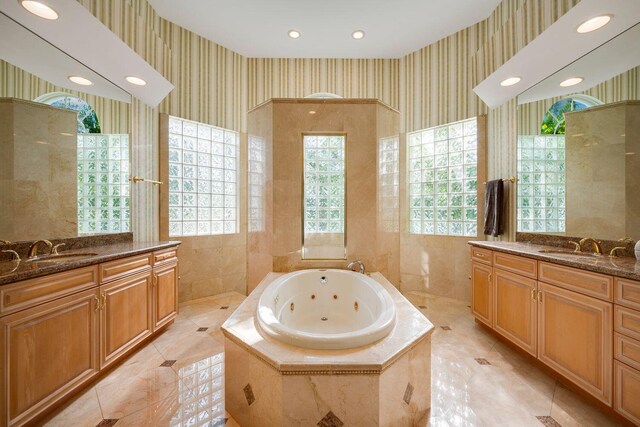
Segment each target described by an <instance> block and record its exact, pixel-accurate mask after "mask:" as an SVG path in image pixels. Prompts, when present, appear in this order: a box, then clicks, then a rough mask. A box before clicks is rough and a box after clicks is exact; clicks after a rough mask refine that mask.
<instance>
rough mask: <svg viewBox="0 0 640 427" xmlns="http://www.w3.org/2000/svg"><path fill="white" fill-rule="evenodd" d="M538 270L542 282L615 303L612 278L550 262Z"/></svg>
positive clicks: (540, 266)
mask: <svg viewBox="0 0 640 427" xmlns="http://www.w3.org/2000/svg"><path fill="white" fill-rule="evenodd" d="M538 268H539V271H538V280H539V281H541V282H546V283H550V284H552V285H556V286H560V287H561V288H565V289H569V290H572V291H576V292H580V293H582V294H585V295H591V296H593V297H596V298H600V299H604V300H607V301H613V278H612V277H611V276H605V275H604V274H598V273H592V272H590V271H584V270H579V269H577V268H572V267H565V266H562V265H557V264H550V263H548V262H541V263H540V264H539V266H538Z"/></svg>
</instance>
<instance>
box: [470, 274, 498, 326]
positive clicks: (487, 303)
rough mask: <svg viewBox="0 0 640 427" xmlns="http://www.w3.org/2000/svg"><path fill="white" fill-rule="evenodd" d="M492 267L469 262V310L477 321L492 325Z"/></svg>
mask: <svg viewBox="0 0 640 427" xmlns="http://www.w3.org/2000/svg"><path fill="white" fill-rule="evenodd" d="M491 271H492V268H491V267H490V266H488V265H485V264H481V263H479V262H476V261H473V262H472V263H471V312H472V313H473V315H474V316H475V317H476V319H478V320H479V321H481V322H483V323H485V324H486V325H488V326H493V284H492V283H491Z"/></svg>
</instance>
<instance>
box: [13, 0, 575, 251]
mask: <svg viewBox="0 0 640 427" xmlns="http://www.w3.org/2000/svg"><path fill="white" fill-rule="evenodd" d="M77 1H78V2H79V3H81V4H82V5H84V6H85V7H86V8H87V9H88V10H90V11H91V12H92V13H93V14H94V15H95V16H96V17H97V18H98V19H99V20H100V21H101V22H103V23H104V24H105V25H106V26H107V27H109V28H110V29H111V30H112V31H113V32H114V33H115V34H117V35H118V36H119V37H120V38H121V39H122V40H123V41H124V42H125V43H127V44H128V45H129V46H130V47H131V48H132V49H134V50H135V51H136V52H137V53H138V54H139V55H140V56H142V57H143V58H144V59H145V60H146V61H147V62H149V63H150V64H151V65H153V66H154V67H155V68H156V69H157V70H158V71H160V72H161V73H162V74H163V75H164V76H165V77H166V78H167V79H168V80H169V81H171V82H172V83H173V84H174V85H175V86H176V88H175V90H174V91H173V92H172V93H170V94H169V96H168V97H167V98H166V99H165V100H164V101H163V102H162V103H161V104H160V106H159V107H158V108H156V109H151V108H149V107H148V106H145V105H143V104H141V103H139V102H137V101H135V100H134V102H133V104H132V105H131V106H130V107H129V108H130V109H131V113H130V114H131V117H132V120H131V133H132V135H133V137H132V144H133V146H134V150H138V149H139V150H140V152H139V153H138V154H137V155H139V156H141V157H142V158H143V159H139V160H138V161H137V160H136V159H134V162H137V164H136V165H135V166H134V167H135V168H137V170H135V169H134V172H138V173H139V174H147V175H152V174H157V171H156V170H155V169H157V165H154V162H153V159H156V158H157V149H158V147H157V144H158V138H157V126H158V119H157V117H158V114H159V113H167V114H171V115H175V116H179V117H184V118H187V119H191V120H196V121H201V122H205V123H210V124H212V125H216V126H221V127H226V128H231V129H234V130H238V131H241V132H243V131H245V130H246V112H247V111H248V110H249V109H250V108H252V107H254V106H255V105H258V104H260V103H261V102H263V101H265V100H266V99H268V98H270V97H303V96H306V95H309V94H310V93H313V92H324V91H326V92H334V93H338V94H339V95H342V96H345V97H354V98H359V97H367V98H378V99H380V100H381V101H383V102H385V103H387V104H389V105H390V106H392V107H394V108H396V109H399V110H400V111H401V114H402V119H403V121H402V128H403V131H404V132H408V131H412V130H416V129H420V128H424V127H428V126H433V125H437V124H442V123H446V122H449V121H454V120H460V119H464V118H468V117H471V116H474V115H478V114H483V113H488V116H489V125H488V128H489V147H490V149H489V177H497V176H508V175H509V174H513V173H514V172H515V155H514V141H515V125H514V124H513V123H514V121H513V120H507V119H510V118H514V117H515V115H516V107H515V103H507V104H505V105H504V106H502V107H500V108H497V109H495V110H492V111H487V109H486V107H485V106H484V104H483V103H482V102H481V101H480V100H479V99H478V98H477V97H476V96H475V94H473V92H472V88H473V87H474V86H475V85H476V84H477V83H478V82H480V81H481V80H482V79H484V78H485V77H486V76H487V75H489V74H490V73H491V72H493V71H494V70H495V69H496V68H497V67H499V66H500V65H502V64H503V63H504V62H506V61H507V60H508V59H509V58H510V57H511V56H513V54H515V53H516V52H517V51H518V50H519V49H521V48H522V47H523V46H525V45H526V44H527V43H528V42H529V41H531V40H532V39H533V38H534V37H535V36H537V35H538V34H539V33H540V32H542V31H543V30H544V29H546V28H547V27H548V26H549V25H551V24H552V23H553V22H554V21H555V20H556V19H557V18H558V17H560V16H561V15H562V14H563V13H565V12H566V11H567V10H569V9H570V8H571V7H572V6H573V5H575V4H577V3H578V1H579V0H503V1H502V2H501V3H500V4H499V6H498V7H497V8H496V9H495V11H494V12H493V13H492V14H491V15H490V16H489V17H488V18H487V19H486V20H484V21H482V22H480V23H478V24H476V25H473V26H471V27H469V28H467V29H465V30H462V31H459V32H457V33H455V34H453V35H451V36H449V37H447V38H444V39H442V40H440V41H438V42H436V43H434V44H432V45H430V46H427V47H425V48H423V49H421V50H419V51H417V52H414V53H411V54H409V55H407V56H405V57H403V58H400V59H375V60H371V59H257V58H246V57H243V56H242V55H239V54H237V53H235V52H232V51H230V50H228V49H226V48H224V47H222V46H220V45H217V44H216V43H213V42H211V41H208V40H206V39H204V38H202V37H200V36H198V35H196V34H194V33H192V32H190V31H188V30H185V29H183V28H181V27H179V26H177V25H174V24H172V23H170V22H168V21H166V20H164V19H162V18H161V17H159V16H158V14H157V13H156V12H155V11H154V10H153V8H152V7H151V6H150V4H149V3H148V1H147V0H123V1H102V0H77ZM5 74H6V73H3V82H4V81H5V79H7V78H6V77H4V75H5ZM14 75H15V73H14ZM19 80H20V77H17V78H13V81H12V82H11V83H6V84H7V85H9V84H14V85H15V82H16V81H19ZM23 80H24V79H23ZM29 84H32V83H28V85H29ZM33 84H35V85H36V86H38V84H39V83H33ZM20 90H22V91H23V93H24V91H25V90H26V91H27V92H32V91H34V89H32V88H29V89H24V88H23V89H20ZM96 104H98V105H96V108H100V109H101V111H105V112H104V113H101V114H103V115H104V114H107V115H111V116H115V117H114V119H113V121H115V120H116V118H117V120H118V121H120V122H122V121H123V120H124V119H123V115H124V114H125V113H124V112H122V113H120V112H116V111H115V110H114V107H109V106H108V105H106V104H105V105H101V106H99V104H100V102H96ZM105 117H106V116H105ZM103 121H105V120H103ZM105 122H106V121H105ZM137 144H139V145H140V147H137V148H136V145H137ZM135 154H136V153H134V155H135ZM155 163H157V162H155ZM152 176H156V175H152ZM140 192H141V193H144V195H143V196H141V198H140V200H138V202H136V203H139V204H140V205H141V206H139V209H138V210H137V212H138V213H139V218H138V223H139V225H140V226H141V225H142V223H143V222H144V221H146V220H145V218H152V219H153V220H152V221H151V223H150V224H148V225H145V226H144V227H142V228H143V229H144V230H142V231H140V232H137V237H138V238H140V239H143V238H152V237H154V236H155V237H157V219H156V218H157V216H158V212H157V194H155V193H154V190H153V189H148V190H142V189H141V190H140ZM134 222H135V219H134Z"/></svg>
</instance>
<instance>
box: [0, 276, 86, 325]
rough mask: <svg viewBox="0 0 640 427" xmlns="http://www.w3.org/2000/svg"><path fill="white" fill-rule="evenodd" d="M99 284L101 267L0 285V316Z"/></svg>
mask: <svg viewBox="0 0 640 427" xmlns="http://www.w3.org/2000/svg"><path fill="white" fill-rule="evenodd" d="M94 286H98V266H97V265H96V266H91V267H85V268H79V269H77V270H71V271H65V272H63V273H57V274H51V275H49V276H44V277H38V278H35V279H30V280H24V281H22V282H17V283H12V284H10V285H5V286H2V287H0V316H4V315H5V314H9V313H13V312H16V311H18V310H24V309H25V308H29V307H33V306H35V305H38V304H42V303H45V302H48V301H53V300H55V299H58V298H62V297H64V296H67V295H71V294H74V293H76V292H80V291H84V290H86V289H90V288H91V287H94Z"/></svg>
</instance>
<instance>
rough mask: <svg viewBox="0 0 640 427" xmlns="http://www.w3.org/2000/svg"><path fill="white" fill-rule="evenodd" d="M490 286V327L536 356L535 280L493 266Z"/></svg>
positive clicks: (536, 316) (536, 311)
mask: <svg viewBox="0 0 640 427" xmlns="http://www.w3.org/2000/svg"><path fill="white" fill-rule="evenodd" d="M493 285H494V293H495V303H494V305H495V318H494V329H495V330H496V331H497V332H498V333H500V334H501V335H503V336H504V337H505V338H507V339H508V340H510V341H511V342H513V343H514V344H516V345H517V346H518V347H520V348H522V349H523V350H525V351H526V352H527V353H529V354H531V355H533V356H536V355H537V330H538V327H537V320H538V310H537V301H536V292H537V287H538V286H537V283H536V281H535V280H534V279H530V278H528V277H523V276H520V275H518V274H515V273H511V272H509V271H504V270H501V269H499V268H495V269H494V279H493Z"/></svg>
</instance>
